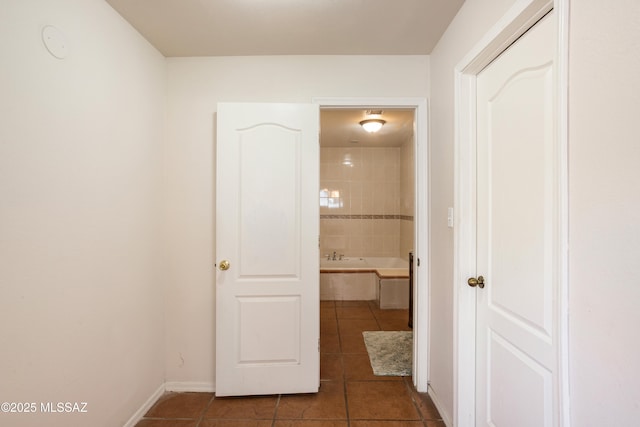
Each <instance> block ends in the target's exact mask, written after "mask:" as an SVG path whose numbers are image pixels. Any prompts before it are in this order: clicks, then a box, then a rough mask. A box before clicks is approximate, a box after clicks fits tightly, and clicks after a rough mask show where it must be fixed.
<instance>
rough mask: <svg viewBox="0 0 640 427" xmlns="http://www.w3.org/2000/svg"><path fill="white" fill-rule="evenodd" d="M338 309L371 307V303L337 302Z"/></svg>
mask: <svg viewBox="0 0 640 427" xmlns="http://www.w3.org/2000/svg"><path fill="white" fill-rule="evenodd" d="M335 304H336V308H337V307H369V301H336V302H335Z"/></svg>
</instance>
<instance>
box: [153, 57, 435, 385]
mask: <svg viewBox="0 0 640 427" xmlns="http://www.w3.org/2000/svg"><path fill="white" fill-rule="evenodd" d="M338 96H340V97H350V96H353V97H356V96H357V97H385V96H386V97H427V96H428V57H426V56H393V57H388V56H275V57H219V58H172V59H169V60H168V129H167V132H168V149H167V158H168V164H169V168H168V175H167V181H166V186H167V190H168V193H167V212H168V218H167V221H168V222H167V232H168V235H167V236H168V248H169V252H168V258H167V260H168V262H167V264H168V268H169V274H168V280H169V285H168V292H167V301H168V307H167V354H166V360H167V362H166V363H167V381H168V382H169V387H170V388H174V389H180V388H189V389H194V388H197V387H200V388H201V389H210V388H212V387H213V386H214V383H215V378H214V366H215V359H214V356H215V336H214V331H215V324H214V319H215V311H214V307H215V283H214V277H215V274H214V266H213V264H214V262H215V255H214V249H215V232H214V223H215V215H214V200H215V186H214V184H215V183H214V177H215V168H214V163H215V158H214V152H215V151H214V133H215V130H214V124H215V121H214V114H215V111H216V103H217V102H220V101H230V102H242V101H244V102H311V101H312V98H313V97H338Z"/></svg>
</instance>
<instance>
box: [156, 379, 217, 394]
mask: <svg viewBox="0 0 640 427" xmlns="http://www.w3.org/2000/svg"><path fill="white" fill-rule="evenodd" d="M164 386H165V390H166V391H178V392H185V391H194V392H201V393H203V392H207V393H213V392H215V391H216V386H215V384H213V383H207V382H190V381H169V382H166V383H164Z"/></svg>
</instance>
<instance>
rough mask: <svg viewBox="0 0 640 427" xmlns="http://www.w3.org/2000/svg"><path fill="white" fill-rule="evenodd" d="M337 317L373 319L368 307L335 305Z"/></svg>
mask: <svg viewBox="0 0 640 427" xmlns="http://www.w3.org/2000/svg"><path fill="white" fill-rule="evenodd" d="M336 315H337V316H338V319H375V317H374V316H373V313H372V312H371V309H369V307H337V308H336Z"/></svg>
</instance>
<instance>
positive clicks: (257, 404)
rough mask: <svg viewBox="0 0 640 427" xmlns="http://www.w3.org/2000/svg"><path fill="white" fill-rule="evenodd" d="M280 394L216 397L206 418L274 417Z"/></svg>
mask: <svg viewBox="0 0 640 427" xmlns="http://www.w3.org/2000/svg"><path fill="white" fill-rule="evenodd" d="M277 403H278V396H252V397H216V398H215V399H213V402H211V405H210V406H209V409H208V410H207V412H206V413H205V415H204V416H205V418H231V419H244V418H246V419H269V420H270V419H272V418H273V414H274V412H275V410H276V404H277Z"/></svg>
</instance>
